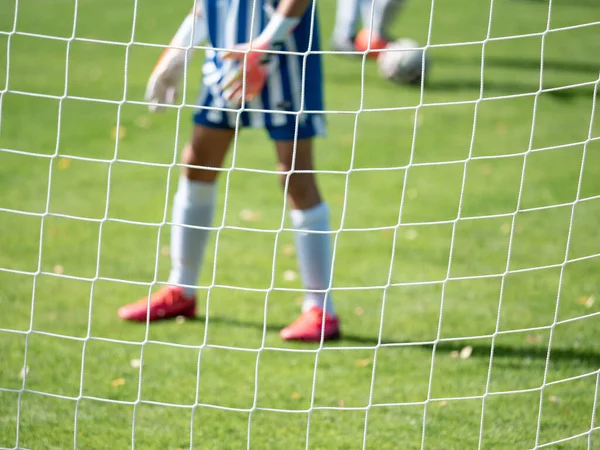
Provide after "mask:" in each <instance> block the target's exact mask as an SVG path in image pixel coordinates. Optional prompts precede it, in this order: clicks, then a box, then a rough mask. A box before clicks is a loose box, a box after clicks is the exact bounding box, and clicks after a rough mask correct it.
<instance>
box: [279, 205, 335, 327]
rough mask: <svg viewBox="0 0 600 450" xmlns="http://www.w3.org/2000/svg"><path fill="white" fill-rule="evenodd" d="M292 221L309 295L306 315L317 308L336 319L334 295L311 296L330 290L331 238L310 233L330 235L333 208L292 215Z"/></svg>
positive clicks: (297, 212)
mask: <svg viewBox="0 0 600 450" xmlns="http://www.w3.org/2000/svg"><path fill="white" fill-rule="evenodd" d="M290 217H291V219H292V224H293V226H294V228H295V229H296V230H298V231H296V233H295V236H294V238H295V242H296V253H297V258H298V266H299V269H300V276H301V277H302V282H303V284H304V289H306V290H307V291H308V292H306V294H305V296H304V302H303V303H302V311H308V310H310V309H311V308H312V307H314V306H317V307H319V308H322V309H325V302H326V301H327V305H326V306H327V308H326V312H327V313H329V314H331V315H332V316H335V310H334V308H333V298H332V296H331V293H329V294H327V295H326V294H325V292H311V291H312V290H322V291H324V290H326V289H328V288H329V282H330V279H331V238H330V236H329V234H325V233H310V231H311V230H312V231H329V208H328V207H327V204H326V203H320V204H319V205H317V206H314V207H313V208H311V209H307V210H298V209H294V210H292V211H290Z"/></svg>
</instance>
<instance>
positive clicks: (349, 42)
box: [331, 0, 404, 57]
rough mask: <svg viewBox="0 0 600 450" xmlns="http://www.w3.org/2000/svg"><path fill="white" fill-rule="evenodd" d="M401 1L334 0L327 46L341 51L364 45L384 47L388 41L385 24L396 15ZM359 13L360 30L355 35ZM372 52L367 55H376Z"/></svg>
mask: <svg viewBox="0 0 600 450" xmlns="http://www.w3.org/2000/svg"><path fill="white" fill-rule="evenodd" d="M403 4H404V0H337V9H336V14H335V25H334V29H333V35H332V37H331V47H332V48H333V49H334V50H337V51H343V52H355V51H360V52H364V51H366V50H367V49H368V48H370V49H371V50H379V49H382V48H385V46H386V44H387V43H388V42H389V41H390V36H389V27H390V25H391V23H392V22H393V21H394V20H395V19H396V17H397V16H398V14H399V12H400V10H401V8H402V6H403ZM371 10H373V14H371ZM359 16H360V19H361V22H362V30H361V31H360V33H359V34H358V35H357V34H356V29H357V26H358V19H359ZM371 16H372V17H371ZM371 19H372V20H371ZM369 31H371V43H370V47H367V44H368V38H369V36H368V35H369ZM376 55H377V53H369V56H373V57H376Z"/></svg>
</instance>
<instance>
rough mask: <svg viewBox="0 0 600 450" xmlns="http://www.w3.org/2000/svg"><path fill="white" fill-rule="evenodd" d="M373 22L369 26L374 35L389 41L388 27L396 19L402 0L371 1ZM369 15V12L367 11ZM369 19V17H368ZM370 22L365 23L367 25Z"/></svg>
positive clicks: (402, 3)
mask: <svg viewBox="0 0 600 450" xmlns="http://www.w3.org/2000/svg"><path fill="white" fill-rule="evenodd" d="M373 1H374V5H373V22H372V24H370V27H371V29H372V30H373V33H374V35H376V36H379V37H380V38H381V39H383V40H387V41H389V40H391V37H390V32H389V31H390V26H391V25H392V23H393V22H394V20H396V18H397V17H398V14H399V13H400V11H401V9H402V6H403V5H404V0H373ZM369 14H370V11H369ZM369 19H370V17H369ZM369 23H370V22H367V24H369Z"/></svg>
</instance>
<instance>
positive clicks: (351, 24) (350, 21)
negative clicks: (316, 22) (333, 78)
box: [330, 0, 364, 52]
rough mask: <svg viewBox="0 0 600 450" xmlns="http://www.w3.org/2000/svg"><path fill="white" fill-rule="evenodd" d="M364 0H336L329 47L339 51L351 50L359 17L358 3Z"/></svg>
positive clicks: (352, 49)
mask: <svg viewBox="0 0 600 450" xmlns="http://www.w3.org/2000/svg"><path fill="white" fill-rule="evenodd" d="M362 1H364V0H337V6H336V12H335V24H334V27H333V34H332V36H331V43H330V45H331V47H332V48H333V49H334V50H337V51H340V52H353V51H355V48H354V37H355V36H356V29H357V25H358V17H359V3H360V2H362Z"/></svg>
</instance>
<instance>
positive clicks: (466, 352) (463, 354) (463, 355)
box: [460, 345, 473, 359]
mask: <svg viewBox="0 0 600 450" xmlns="http://www.w3.org/2000/svg"><path fill="white" fill-rule="evenodd" d="M471 353H473V347H471V346H470V345H467V346H466V347H463V349H462V350H461V351H460V359H468V358H470V357H471Z"/></svg>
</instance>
